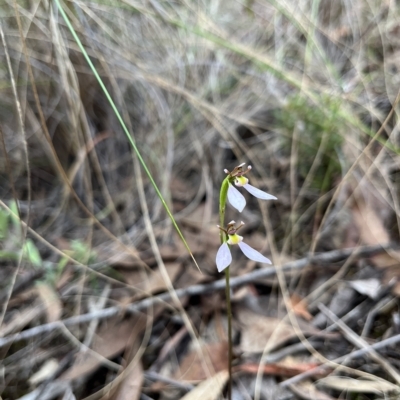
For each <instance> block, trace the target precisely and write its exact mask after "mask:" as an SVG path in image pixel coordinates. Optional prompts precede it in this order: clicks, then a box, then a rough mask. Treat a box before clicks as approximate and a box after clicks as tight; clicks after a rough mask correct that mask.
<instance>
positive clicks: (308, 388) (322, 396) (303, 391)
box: [290, 381, 335, 400]
mask: <svg viewBox="0 0 400 400" xmlns="http://www.w3.org/2000/svg"><path fill="white" fill-rule="evenodd" d="M290 389H291V390H292V391H293V392H294V393H295V394H297V395H298V396H300V397H301V398H303V399H304V400H310V399H312V400H335V398H333V397H331V396H329V395H328V394H326V393H324V392H321V391H320V390H318V389H317V388H316V387H315V385H314V383H312V382H311V381H305V382H301V383H298V384H296V385H291V386H290Z"/></svg>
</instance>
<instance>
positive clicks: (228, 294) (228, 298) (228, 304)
mask: <svg viewBox="0 0 400 400" xmlns="http://www.w3.org/2000/svg"><path fill="white" fill-rule="evenodd" d="M229 269H230V268H229V267H227V268H226V269H225V295H226V312H227V314H228V372H229V382H228V400H232V307H231V287H230V284H229Z"/></svg>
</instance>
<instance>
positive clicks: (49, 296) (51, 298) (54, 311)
mask: <svg viewBox="0 0 400 400" xmlns="http://www.w3.org/2000/svg"><path fill="white" fill-rule="evenodd" d="M36 289H37V293H38V295H39V298H40V300H41V301H42V303H43V305H44V307H45V309H46V319H47V322H55V321H58V320H59V319H60V318H61V314H62V304H61V300H60V298H59V297H58V293H57V292H56V291H55V290H54V289H53V288H52V287H51V286H49V285H48V284H46V283H38V284H37V285H36Z"/></svg>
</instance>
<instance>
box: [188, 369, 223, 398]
mask: <svg viewBox="0 0 400 400" xmlns="http://www.w3.org/2000/svg"><path fill="white" fill-rule="evenodd" d="M228 377H229V373H228V371H227V370H223V371H220V372H218V374H216V375H215V376H213V377H212V378H208V379H207V380H205V381H204V382H201V383H200V384H199V385H198V386H197V387H196V388H195V389H193V390H192V391H191V392H189V393H187V394H186V395H185V396H183V397H182V398H181V400H217V399H218V398H219V396H220V395H221V392H222V389H223V388H224V386H225V383H226V381H227V380H228Z"/></svg>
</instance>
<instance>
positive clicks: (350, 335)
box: [318, 304, 400, 384]
mask: <svg viewBox="0 0 400 400" xmlns="http://www.w3.org/2000/svg"><path fill="white" fill-rule="evenodd" d="M318 307H319V309H320V310H321V311H322V312H323V313H324V314H325V315H326V316H327V317H328V318H329V319H330V320H332V322H334V323H335V324H336V326H337V327H339V329H340V330H341V331H342V332H343V334H344V336H345V337H346V338H347V340H349V341H350V342H351V343H353V344H354V345H355V346H357V347H359V348H365V349H366V350H368V355H369V356H370V357H371V358H372V359H373V360H375V361H376V362H377V363H379V364H380V365H381V366H382V367H383V368H384V369H385V370H386V372H387V373H388V374H389V375H391V376H392V378H393V379H394V380H395V381H396V382H397V384H399V383H400V375H399V373H398V371H396V369H395V368H394V367H392V366H391V365H390V363H388V362H387V361H386V360H385V359H384V358H383V357H381V355H379V354H378V353H377V352H376V350H374V349H373V348H371V345H370V344H369V343H367V342H366V341H365V340H364V339H363V338H362V337H360V336H358V335H357V334H356V333H355V332H354V331H353V330H352V329H350V328H349V327H348V326H347V325H346V324H345V323H344V322H343V321H342V320H341V319H339V318H338V317H337V316H336V315H335V314H334V313H333V312H332V311H331V310H329V308H327V307H325V306H324V305H323V304H320V305H319V306H318Z"/></svg>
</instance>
